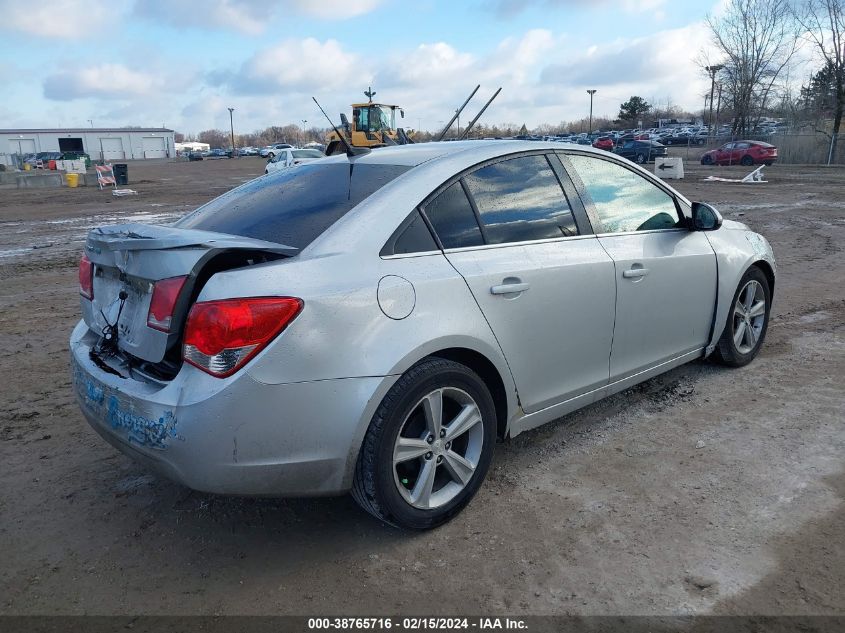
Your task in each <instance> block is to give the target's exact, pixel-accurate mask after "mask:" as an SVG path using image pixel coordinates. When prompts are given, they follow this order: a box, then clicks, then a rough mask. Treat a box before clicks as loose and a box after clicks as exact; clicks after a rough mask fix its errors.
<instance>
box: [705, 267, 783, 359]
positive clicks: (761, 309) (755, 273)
mask: <svg viewBox="0 0 845 633" xmlns="http://www.w3.org/2000/svg"><path fill="white" fill-rule="evenodd" d="M731 306H732V307H731V312H730V314H728V320H727V323H726V324H725V329H724V331H723V332H722V336H721V337H720V338H719V343H718V346H717V348H716V352H717V353H716V359H717V360H719V361H721V363H722V364H724V365H728V366H730V367H742V366H743V365H747V364H748V363H750V362H751V361H752V360H754V357H755V356H757V352H759V351H760V347H761V346H762V345H763V339H764V338H765V337H766V330H767V329H768V327H769V310H770V307H771V289H770V288H769V281H768V279H766V275H764V274H763V271H762V270H760V269H759V268H757V267H756V266H752V267H751V268H749V269H748V270H747V271H746V272H745V274H744V275H743V276H742V279H741V280H740V282H739V286H738V287H737V289H736V293H735V294H734V299H733V303H732V304H731Z"/></svg>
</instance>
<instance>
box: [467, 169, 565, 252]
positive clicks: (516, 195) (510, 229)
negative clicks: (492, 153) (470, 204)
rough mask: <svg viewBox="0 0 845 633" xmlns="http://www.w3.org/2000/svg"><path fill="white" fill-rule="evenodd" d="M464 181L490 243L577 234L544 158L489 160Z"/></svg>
mask: <svg viewBox="0 0 845 633" xmlns="http://www.w3.org/2000/svg"><path fill="white" fill-rule="evenodd" d="M464 181H465V182H466V184H467V188H468V189H469V192H470V194H472V197H473V199H474V200H475V205H476V207H477V208H478V214H479V216H480V218H481V222H482V224H483V225H484V230H485V234H486V236H487V242H488V243H490V244H505V243H508V242H525V241H530V240H542V239H549V238H555V237H566V236H571V235H577V234H578V229H577V228H576V226H575V218H574V217H573V215H572V210H571V209H570V208H569V203H568V202H567V200H566V196H565V195H564V193H563V189H561V187H560V183H559V182H558V180H557V177H556V176H555V175H554V173H553V172H552V168H551V166H550V165H549V162H548V160H546V157H545V156H522V157H519V158H511V159H509V160H504V161H501V162H499V163H494V164H492V165H488V166H486V167H482V168H481V169H479V170H477V171H474V172H473V173H471V174H469V175H468V176H466V177H465V178H464Z"/></svg>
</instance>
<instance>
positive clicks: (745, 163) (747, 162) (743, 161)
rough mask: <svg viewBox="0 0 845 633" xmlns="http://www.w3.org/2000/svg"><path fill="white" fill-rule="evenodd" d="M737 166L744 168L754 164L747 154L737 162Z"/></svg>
mask: <svg viewBox="0 0 845 633" xmlns="http://www.w3.org/2000/svg"><path fill="white" fill-rule="evenodd" d="M739 164H740V165H742V166H744V167H751V165H753V164H754V159H753V158H751V156H749V155H748V154H746V155H745V156H743V157H742V158H741V159H740V160H739Z"/></svg>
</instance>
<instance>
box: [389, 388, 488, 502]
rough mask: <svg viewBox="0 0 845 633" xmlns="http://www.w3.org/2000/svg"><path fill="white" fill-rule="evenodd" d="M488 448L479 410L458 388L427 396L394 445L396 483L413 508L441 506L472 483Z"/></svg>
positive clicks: (434, 392) (468, 396) (411, 414)
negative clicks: (485, 446) (485, 449)
mask: <svg viewBox="0 0 845 633" xmlns="http://www.w3.org/2000/svg"><path fill="white" fill-rule="evenodd" d="M483 445H484V425H483V424H482V420H481V410H480V409H479V407H478V405H477V404H476V402H475V400H473V398H472V396H470V395H469V394H468V393H467V392H465V391H463V390H461V389H457V388H455V387H442V388H440V389H435V390H434V391H432V392H430V393H428V394H427V395H426V396H424V397H423V398H422V399H421V400H420V401H419V402H418V403H417V404H416V405H415V406H414V407H413V408H412V409H411V412H410V413H409V414H408V416H407V417H406V418H405V420H404V421H403V423H402V426H401V428H400V430H399V434H398V436H397V437H396V442H395V443H394V447H393V480H394V483H395V484H396V487H397V489H398V490H399V493H400V494H401V495H402V497H404V499H405V501H407V502H408V503H409V504H410V505H412V506H413V507H415V508H420V509H423V510H430V509H433V508H439V507H441V506H443V505H445V504H447V503H449V502H450V501H451V500H452V499H454V498H455V497H456V496H457V495H458V494H459V493H460V492H461V491H462V490H463V489H464V488H466V486H467V484H468V483H469V481H470V480H471V479H472V476H473V474H474V473H475V469H476V467H477V466H478V462H479V459H480V457H481V452H482V447H483Z"/></svg>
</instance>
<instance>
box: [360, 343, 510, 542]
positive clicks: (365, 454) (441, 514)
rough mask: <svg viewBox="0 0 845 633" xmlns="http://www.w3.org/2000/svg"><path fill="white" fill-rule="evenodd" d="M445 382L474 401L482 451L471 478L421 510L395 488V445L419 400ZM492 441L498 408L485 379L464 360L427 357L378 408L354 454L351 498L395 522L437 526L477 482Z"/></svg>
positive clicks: (471, 493) (455, 511)
mask: <svg viewBox="0 0 845 633" xmlns="http://www.w3.org/2000/svg"><path fill="white" fill-rule="evenodd" d="M443 387H452V388H456V389H460V390H462V391H464V392H466V393H467V394H469V396H470V397H471V398H472V399H473V400H474V401H475V403H476V405H477V406H478V409H479V411H480V413H481V423H480V424H481V425H482V428H483V436H482V437H483V440H482V447H481V453H480V455H479V457H478V461H477V465H476V467H475V471H474V472H473V474H472V476H471V478H470V479H469V481H468V482H467V484H466V485H465V486H464V488H463V489H462V490H461V491H460V492H459V493H458V494H457V495H456V496H455V497H454V498H453V499H451V500H450V501H448V502H447V503H445V504H444V505H442V506H440V507H437V508H434V509H420V508H416V507H414V506H412V505H411V504H410V503H409V501H407V500H406V499H405V498H404V497H403V496H402V494H400V492H399V490H398V484H397V483H396V480H395V479H394V464H393V449H394V445H395V442H396V439H397V436H398V435H399V433H400V432H401V431H402V428H403V424H404V423H405V420H406V418H408V416H409V415H410V414H411V413H413V412H414V410H415V409H416V408H417V406H418V405H419V403H420V400H421V399H422V398H423V397H424V396H425V395H426V394H428V393H431V392H432V391H433V390H437V389H440V388H443ZM495 441H496V409H495V406H494V404H493V398H492V396H491V395H490V391H489V390H488V389H487V386H486V385H485V384H484V381H482V380H481V378H479V377H478V375H477V374H476V373H475V372H474V371H472V370H471V369H469V368H468V367H466V366H464V365H461V364H459V363H456V362H453V361H450V360H446V359H443V358H437V357H431V358H427V359H425V360H423V361H421V362H419V363H418V364H416V365H414V366H413V367H412V368H411V369H409V370H408V371H407V372H405V374H404V375H403V376H402V377H401V378H400V379H399V380H398V381H397V382H396V384H395V385H393V387H392V388H391V389H390V391H389V392H388V393H387V395H386V396H385V397H384V399H383V400H382V402H381V404H380V405H379V408H378V409H377V410H376V412H375V415H374V416H373V419H372V421H371V422H370V426H369V428H368V429H367V434H366V435H365V437H364V442H363V445H362V446H361V452H360V453H359V455H358V462H357V464H356V467H355V479H354V482H353V486H352V497H353V498H354V499H355V501H356V502H357V503H358V505H360V506H361V507H362V508H363V509H364V510H366V511H367V512H369V513H370V514H372V515H373V516H374V517H376V518H377V519H380V520H382V521H384V522H385V523H389V524H391V525H394V526H396V527H400V528H405V529H411V530H427V529H430V528H434V527H437V526H438V525H442V524H443V523H445V522H446V521H448V520H450V519H451V518H453V517H454V516H455V515H457V514H458V513H459V512H460V511H461V510H462V509H463V508H464V507H465V506H466V505H467V504H468V503H469V501H470V500H471V499H472V497H473V496H474V495H475V493H476V492H477V491H478V489H479V488H480V487H481V483H482V482H483V481H484V477H485V475H486V474H487V469H488V468H489V466H490V460H491V459H492V457H493V444H494V443H495ZM403 483H405V482H403Z"/></svg>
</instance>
